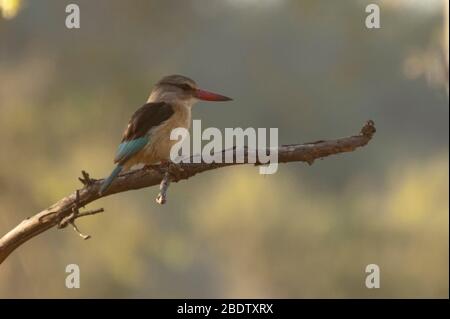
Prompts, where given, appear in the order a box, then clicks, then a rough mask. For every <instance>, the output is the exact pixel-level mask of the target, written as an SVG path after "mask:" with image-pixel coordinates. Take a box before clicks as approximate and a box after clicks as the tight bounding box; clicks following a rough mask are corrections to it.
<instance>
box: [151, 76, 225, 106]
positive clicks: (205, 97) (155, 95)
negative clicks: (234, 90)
mask: <svg viewBox="0 0 450 319" xmlns="http://www.w3.org/2000/svg"><path fill="white" fill-rule="evenodd" d="M198 100H202V101H214V102H219V101H230V100H231V99H230V98H229V97H226V96H223V95H220V94H217V93H212V92H208V91H205V90H202V89H200V88H198V86H197V83H195V81H194V80H192V79H190V78H188V77H186V76H183V75H168V76H165V77H163V78H162V79H161V80H160V81H159V82H158V83H156V85H155V87H154V88H153V90H152V92H151V94H150V97H149V102H161V101H164V102H168V103H182V104H185V105H189V106H192V105H193V104H194V103H195V102H197V101H198Z"/></svg>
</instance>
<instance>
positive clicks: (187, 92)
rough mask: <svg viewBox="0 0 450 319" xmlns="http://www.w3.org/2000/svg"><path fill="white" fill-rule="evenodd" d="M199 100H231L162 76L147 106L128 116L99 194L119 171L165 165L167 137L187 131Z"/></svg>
mask: <svg viewBox="0 0 450 319" xmlns="http://www.w3.org/2000/svg"><path fill="white" fill-rule="evenodd" d="M199 100H202V101H214V102H218V101H231V100H232V99H231V98H229V97H226V96H224V95H220V94H217V93H212V92H209V91H206V90H202V89H200V88H198V86H197V84H196V83H195V81H194V80H192V79H190V78H188V77H186V76H183V75H178V74H175V75H169V76H165V77H163V78H162V79H161V80H160V81H159V82H157V83H156V85H155V86H154V87H153V89H152V91H151V93H150V96H149V98H148V100H147V103H145V104H144V105H143V106H141V107H140V108H139V109H137V110H136V112H134V114H133V115H132V116H131V119H130V121H129V122H128V125H127V127H126V129H125V131H124V133H123V135H122V141H121V143H120V144H119V147H118V149H117V152H116V156H115V158H114V163H115V164H117V165H116V167H115V168H114V170H113V171H112V173H111V174H110V175H109V177H108V178H106V179H105V180H104V181H103V183H102V185H101V187H100V190H99V194H100V195H102V194H104V193H105V192H106V191H107V190H108V188H109V187H110V186H111V183H112V182H113V181H114V179H115V178H116V177H117V176H118V175H119V173H120V172H122V171H128V170H132V169H134V168H138V167H142V166H146V165H156V164H160V163H169V161H170V149H171V147H172V146H173V145H174V144H175V143H177V141H176V140H171V139H170V133H171V131H172V130H173V129H175V128H178V127H182V128H185V129H188V130H189V128H190V126H191V110H192V106H193V105H194V104H196V103H197V102H198V101H199Z"/></svg>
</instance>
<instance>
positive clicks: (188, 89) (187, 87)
mask: <svg viewBox="0 0 450 319" xmlns="http://www.w3.org/2000/svg"><path fill="white" fill-rule="evenodd" d="M179 87H180V88H181V89H182V90H184V91H191V90H192V87H191V86H190V85H189V84H180V85H179Z"/></svg>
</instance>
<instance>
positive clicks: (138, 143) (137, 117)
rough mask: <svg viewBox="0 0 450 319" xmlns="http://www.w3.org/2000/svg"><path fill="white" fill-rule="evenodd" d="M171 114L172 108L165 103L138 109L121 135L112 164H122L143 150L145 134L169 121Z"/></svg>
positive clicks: (147, 137)
mask: <svg viewBox="0 0 450 319" xmlns="http://www.w3.org/2000/svg"><path fill="white" fill-rule="evenodd" d="M173 113H174V111H173V109H172V107H171V106H170V104H167V103H147V104H145V105H143V106H142V107H140V108H139V109H138V110H137V111H136V112H135V113H134V114H133V116H132V117H131V119H130V122H129V123H128V126H127V128H126V130H125V132H124V133H123V137H122V142H121V143H120V145H119V148H118V149H117V153H116V157H115V158H114V163H122V164H123V163H125V162H126V161H127V160H128V159H129V158H131V157H132V156H133V155H134V154H136V153H138V152H139V151H140V150H141V149H142V148H144V147H145V145H147V143H148V142H149V136H148V135H147V132H148V131H149V130H151V129H152V128H153V127H157V126H158V125H160V124H161V123H163V122H164V121H166V120H167V119H169V118H170V117H171V116H172V114H173Z"/></svg>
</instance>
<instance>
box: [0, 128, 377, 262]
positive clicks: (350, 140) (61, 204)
mask: <svg viewBox="0 0 450 319" xmlns="http://www.w3.org/2000/svg"><path fill="white" fill-rule="evenodd" d="M374 133H375V126H374V123H373V121H369V122H367V123H366V124H365V125H364V127H363V128H362V129H361V132H360V133H359V134H358V135H355V136H350V137H345V138H340V139H335V140H327V141H317V142H313V143H306V144H292V145H283V146H280V147H279V148H278V162H279V163H287V162H307V163H309V164H312V163H313V162H314V160H315V159H318V158H323V157H326V156H329V155H333V154H339V153H344V152H351V151H354V150H355V149H356V148H358V147H362V146H365V145H366V144H367V143H368V142H369V141H370V140H371V139H372V136H373V134H374ZM236 151H237V150H234V152H236ZM243 151H244V153H245V154H247V150H246V149H244V150H243ZM224 154H225V153H224V152H223V155H224ZM245 159H246V161H247V156H246V157H245ZM244 164H245V163H244ZM260 164H261V163H258V162H257V163H256V164H255V165H260ZM232 165H242V164H237V163H210V164H207V163H203V162H202V163H181V164H177V165H170V166H169V173H170V176H171V178H170V180H171V182H178V181H181V180H184V179H188V178H190V177H192V176H194V175H196V174H198V173H202V172H205V171H209V170H213V169H217V168H221V167H226V166H232ZM82 175H83V178H80V181H81V182H82V183H83V185H84V187H83V188H82V189H80V190H77V191H75V192H73V193H72V194H70V195H69V196H67V197H64V198H63V199H61V200H59V201H58V202H57V203H55V204H54V205H52V206H51V207H49V208H47V209H45V210H43V211H42V212H40V213H38V214H36V215H34V216H32V217H29V218H27V219H25V220H24V221H22V222H21V223H20V224H19V225H17V226H16V227H14V228H13V229H12V230H11V231H9V232H8V233H7V234H5V235H4V236H3V237H2V238H0V263H2V262H3V261H4V260H5V259H6V258H7V257H8V256H9V255H10V254H11V253H12V252H13V251H14V250H15V249H16V248H17V247H19V246H20V245H22V244H23V243H25V242H26V241H28V240H30V239H31V238H33V237H34V236H37V235H38V234H40V233H42V232H44V231H46V230H48V229H50V228H52V227H54V226H57V227H58V228H63V227H65V226H67V224H71V225H72V226H74V228H75V230H76V231H77V232H78V233H79V234H80V235H81V236H82V237H83V238H89V237H88V235H84V234H82V233H80V232H79V231H78V229H77V227H76V226H75V224H74V221H75V219H77V218H79V217H82V216H87V215H92V214H96V213H99V212H102V211H103V209H99V210H94V211H88V212H82V213H80V212H78V209H79V208H80V207H84V206H85V205H87V204H89V203H91V202H93V201H95V200H97V199H98V198H100V197H105V196H109V195H112V194H116V193H121V192H126V191H129V190H133V189H140V188H143V187H149V186H154V185H158V184H161V194H160V195H162V193H163V191H164V192H166V191H167V186H168V183H166V184H167V186H164V185H163V184H164V183H161V182H162V180H163V178H164V175H165V174H164V172H163V170H161V169H154V168H149V167H147V168H143V169H140V170H136V171H132V172H128V173H124V174H122V175H120V176H118V177H117V179H116V180H115V181H114V182H113V183H112V185H111V187H110V188H109V189H108V191H107V192H106V193H105V194H103V195H101V196H100V195H99V194H98V191H99V188H100V185H101V183H102V181H103V180H94V179H91V178H90V177H89V174H87V173H86V172H84V171H83V172H82ZM164 197H165V195H164Z"/></svg>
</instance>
